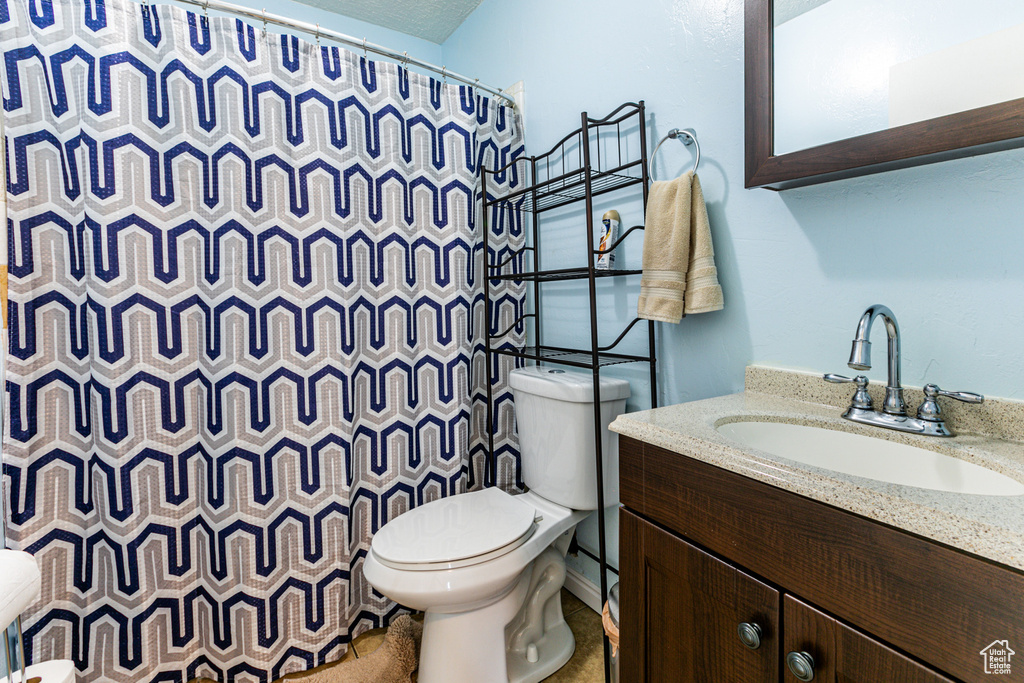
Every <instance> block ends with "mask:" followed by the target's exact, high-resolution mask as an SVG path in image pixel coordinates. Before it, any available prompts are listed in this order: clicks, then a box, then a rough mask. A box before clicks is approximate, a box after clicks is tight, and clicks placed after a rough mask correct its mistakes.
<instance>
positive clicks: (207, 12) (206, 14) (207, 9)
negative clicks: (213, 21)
mask: <svg viewBox="0 0 1024 683" xmlns="http://www.w3.org/2000/svg"><path fill="white" fill-rule="evenodd" d="M203 19H204V20H205V21H206V25H207V27H209V25H210V0H206V2H204V3H203Z"/></svg>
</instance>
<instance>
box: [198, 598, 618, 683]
mask: <svg viewBox="0 0 1024 683" xmlns="http://www.w3.org/2000/svg"><path fill="white" fill-rule="evenodd" d="M562 613H563V614H564V615H565V621H566V623H568V624H569V628H571V629H572V633H573V635H574V636H575V637H576V651H575V652H574V653H573V655H572V659H570V660H569V662H568V663H567V664H566V665H565V666H563V667H562V668H561V669H559V670H558V671H557V672H556V673H555V675H553V676H550V677H548V678H546V679H544V680H545V682H546V683H604V653H603V651H602V647H603V645H602V641H601V633H602V626H601V615H600V614H598V613H597V612H595V611H594V610H592V609H590V608H589V607H587V606H586V605H585V604H583V602H582V601H581V600H580V599H579V598H577V597H576V596H575V595H573V594H572V593H570V592H569V591H567V590H564V589H563V590H562ZM413 618H416V617H413ZM386 630H387V629H386V628H378V629H374V630H372V631H366V632H365V633H363V634H362V635H360V636H359V637H358V638H356V639H355V640H354V641H353V642H352V647H350V648H349V649H348V652H347V653H345V656H344V657H343V658H342V659H341V661H342V662H345V661H348V660H349V659H356V658H358V657H360V656H362V657H365V656H366V655H368V654H370V653H371V652H373V651H374V650H376V649H377V647H378V646H380V644H381V643H382V642H384V632H385V631H386ZM336 663H337V662H334V663H331V664H326V665H324V666H323V667H321V668H320V669H317V670H321V669H326V668H329V667H331V666H334V665H335V664H336ZM308 673H309V672H307V671H303V672H301V673H296V674H290V675H288V676H285V677H284V678H281V679H279V681H278V682H275V683H281V682H286V681H287V682H288V683H299V682H300V681H301V680H302V679H303V678H304V677H305V676H306V675H307V674H308ZM412 680H413V683H416V674H413V678H412ZM192 683H214V681H207V680H206V679H202V678H200V679H196V680H195V681H193V682H192Z"/></svg>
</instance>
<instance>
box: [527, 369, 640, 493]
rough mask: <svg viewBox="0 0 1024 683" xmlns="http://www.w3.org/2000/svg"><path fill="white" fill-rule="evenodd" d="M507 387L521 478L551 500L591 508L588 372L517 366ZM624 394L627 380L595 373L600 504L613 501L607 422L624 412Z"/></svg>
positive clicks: (613, 441) (613, 461)
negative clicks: (512, 406)
mask: <svg viewBox="0 0 1024 683" xmlns="http://www.w3.org/2000/svg"><path fill="white" fill-rule="evenodd" d="M509 386H510V387H511V388H512V396H513V398H514V399H515V414H516V426H517V428H518V431H519V450H520V453H521V456H522V468H523V482H524V483H525V484H526V485H527V486H529V487H530V490H531V491H533V492H534V493H536V494H537V495H539V496H542V497H543V498H546V499H547V500H550V501H551V502H553V503H558V504H559V505H562V506H564V507H567V508H571V509H573V510H596V509H597V463H596V457H595V451H596V448H595V445H594V377H593V374H592V373H589V372H586V373H584V372H572V371H569V370H560V369H555V368H548V367H530V368H518V369H516V370H513V371H512V372H511V373H510V374H509ZM627 398H629V382H627V381H625V380H622V379H612V378H608V377H602V378H601V444H602V445H601V453H602V455H603V463H604V481H605V488H604V504H605V506H611V505H616V504H618V502H619V440H618V435H617V434H614V433H612V432H610V431H608V425H609V424H611V422H612V420H614V419H615V418H616V417H618V415H619V414H621V413H622V412H624V411H625V409H626V399H627Z"/></svg>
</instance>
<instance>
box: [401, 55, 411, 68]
mask: <svg viewBox="0 0 1024 683" xmlns="http://www.w3.org/2000/svg"><path fill="white" fill-rule="evenodd" d="M402 54H403V55H405V59H403V60H402V64H404V65H405V70H406V71H408V70H409V53H408V52H405V51H403V52H402Z"/></svg>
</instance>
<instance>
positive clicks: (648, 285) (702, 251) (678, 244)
mask: <svg viewBox="0 0 1024 683" xmlns="http://www.w3.org/2000/svg"><path fill="white" fill-rule="evenodd" d="M643 270H644V272H643V276H642V277H641V280H640V301H639V302H638V304H637V315H638V316H640V317H641V318H644V319H645V320H659V321H661V322H666V323H677V322H679V321H680V320H681V319H682V317H683V313H684V312H685V313H706V312H708V311H717V310H720V309H721V308H722V306H723V305H724V301H723V299H722V286H721V285H720V284H718V269H717V268H716V267H715V252H714V248H713V247H712V245H711V225H710V224H709V223H708V209H707V207H706V206H705V205H704V193H703V192H702V191H701V189H700V180H699V179H698V178H697V176H696V175H695V174H694V173H693V172H687V173H685V174H683V175H681V176H679V177H678V178H676V179H675V180H668V181H664V182H661V181H659V182H655V183H652V184H651V189H650V192H649V193H648V196H647V217H646V222H645V225H644V263H643Z"/></svg>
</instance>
